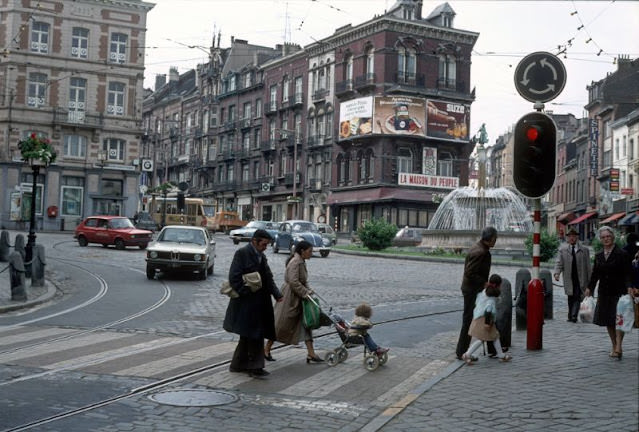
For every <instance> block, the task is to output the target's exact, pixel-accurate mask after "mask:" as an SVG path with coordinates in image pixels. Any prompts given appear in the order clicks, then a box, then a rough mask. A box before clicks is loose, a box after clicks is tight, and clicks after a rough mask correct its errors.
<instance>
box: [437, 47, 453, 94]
mask: <svg viewBox="0 0 639 432" xmlns="http://www.w3.org/2000/svg"><path fill="white" fill-rule="evenodd" d="M456 78H457V59H456V58H455V56H452V55H441V56H439V85H440V86H443V87H446V88H455V85H456Z"/></svg>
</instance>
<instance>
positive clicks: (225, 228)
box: [209, 211, 246, 234]
mask: <svg viewBox="0 0 639 432" xmlns="http://www.w3.org/2000/svg"><path fill="white" fill-rule="evenodd" d="M244 225H246V221H243V220H242V219H240V217H239V215H238V214H237V212H234V211H219V212H217V213H215V216H213V222H212V224H211V227H210V228H209V229H211V228H212V231H213V232H215V231H222V232H223V233H225V234H228V233H229V231H230V230H232V229H235V228H241V227H243V226H244Z"/></svg>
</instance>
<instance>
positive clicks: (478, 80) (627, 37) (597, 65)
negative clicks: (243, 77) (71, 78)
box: [144, 0, 639, 145]
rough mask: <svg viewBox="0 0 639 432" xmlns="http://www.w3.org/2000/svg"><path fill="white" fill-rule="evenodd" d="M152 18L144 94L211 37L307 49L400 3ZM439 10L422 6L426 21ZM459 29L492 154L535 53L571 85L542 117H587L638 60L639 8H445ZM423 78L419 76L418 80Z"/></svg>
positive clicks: (558, 0)
mask: <svg viewBox="0 0 639 432" xmlns="http://www.w3.org/2000/svg"><path fill="white" fill-rule="evenodd" d="M150 3H154V4H155V7H154V8H153V9H152V10H151V11H150V12H149V14H148V16H147V35H146V37H147V39H146V47H147V49H146V61H145V66H146V70H145V82H144V86H145V87H147V88H153V86H154V82H155V76H156V75H157V74H168V71H169V68H170V67H177V69H178V71H179V72H180V73H184V72H186V71H188V70H189V69H193V68H195V67H196V65H197V64H198V63H204V62H206V61H207V59H208V56H207V52H208V47H209V46H210V45H211V40H212V37H213V34H217V32H221V46H222V47H228V46H230V42H231V36H234V37H236V38H239V39H244V40H247V41H248V42H249V43H252V44H257V45H264V46H271V47H275V45H276V44H281V43H282V42H283V41H287V42H292V43H297V44H299V45H301V46H306V45H309V44H311V43H313V42H314V41H316V40H320V39H322V38H324V37H327V36H329V35H331V34H333V32H334V30H335V29H336V28H338V27H341V26H343V25H346V24H349V23H351V24H353V25H354V26H355V25H357V24H361V23H363V22H365V21H368V20H370V19H372V18H373V17H374V15H380V14H383V13H384V11H385V10H386V9H388V8H390V7H391V6H393V5H394V4H395V0H288V1H284V0H155V1H153V0H151V1H150ZM442 3H444V2H443V1H428V0H425V1H424V6H423V15H424V16H428V14H430V12H431V11H432V10H433V9H435V8H436V7H437V6H438V5H440V4H442ZM448 3H449V4H450V6H451V7H452V8H453V10H454V11H455V13H456V16H455V20H454V22H453V27H454V28H457V29H461V30H468V31H472V32H476V33H479V38H478V39H477V43H476V44H475V47H474V50H473V55H472V59H471V60H472V67H471V89H472V88H473V87H475V89H476V99H475V102H473V104H472V105H471V129H470V130H471V133H472V134H474V133H476V132H477V131H478V130H479V128H480V127H481V125H482V124H484V123H485V124H486V130H487V132H488V138H489V145H492V144H493V143H494V142H495V140H496V139H497V137H498V136H500V135H502V134H504V133H506V132H507V131H508V130H509V129H510V128H512V126H513V125H514V123H516V121H517V120H518V119H519V118H520V117H521V116H522V115H524V114H526V113H527V112H530V111H533V104H532V102H528V101H526V100H525V99H523V98H522V97H521V96H520V95H519V94H518V93H517V90H516V88H515V84H514V73H515V69H516V67H517V64H518V63H519V62H520V61H521V60H522V59H523V58H524V57H525V56H526V55H527V54H530V53H533V52H538V51H546V52H551V53H553V54H557V53H558V52H559V51H564V52H563V53H562V54H560V55H559V58H560V60H561V61H562V62H563V64H564V66H565V68H566V75H567V79H566V85H565V87H564V89H563V91H562V92H561V93H560V94H559V95H558V96H557V97H556V98H555V99H553V100H552V101H549V102H546V107H545V109H546V111H553V112H554V113H556V114H567V113H572V114H574V115H575V116H576V117H578V118H579V117H582V116H585V111H584V109H583V106H584V105H585V104H586V103H587V102H588V92H587V90H586V86H588V85H590V83H591V82H593V81H598V80H600V79H602V78H604V77H605V76H606V75H607V74H608V73H612V72H614V71H615V70H616V69H617V65H616V64H614V60H615V58H616V57H617V56H618V55H619V54H621V55H628V56H630V58H637V57H639V1H619V0H617V1H563V0H555V1H498V0H493V1H482V0H473V1H469V0H465V1H449V2H448ZM418 72H419V71H418Z"/></svg>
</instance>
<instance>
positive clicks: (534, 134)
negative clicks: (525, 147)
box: [526, 126, 539, 141]
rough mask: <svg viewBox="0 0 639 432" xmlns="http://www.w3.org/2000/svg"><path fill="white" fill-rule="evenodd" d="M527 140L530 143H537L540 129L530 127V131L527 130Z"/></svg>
mask: <svg viewBox="0 0 639 432" xmlns="http://www.w3.org/2000/svg"><path fill="white" fill-rule="evenodd" d="M526 138H528V139H529V140H530V141H537V138H539V128H538V127H536V126H529V127H528V129H526Z"/></svg>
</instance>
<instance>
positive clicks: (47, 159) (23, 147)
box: [18, 133, 58, 165]
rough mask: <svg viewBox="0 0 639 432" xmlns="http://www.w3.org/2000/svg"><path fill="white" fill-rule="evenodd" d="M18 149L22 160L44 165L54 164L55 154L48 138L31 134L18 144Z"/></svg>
mask: <svg viewBox="0 0 639 432" xmlns="http://www.w3.org/2000/svg"><path fill="white" fill-rule="evenodd" d="M18 149H20V154H21V155H22V160H24V161H28V160H30V159H31V160H33V159H35V160H39V161H41V162H43V163H44V164H46V165H49V164H50V163H53V162H55V160H56V158H57V156H58V155H57V154H56V152H55V150H54V149H53V146H52V145H51V141H49V139H48V138H42V137H39V136H38V135H36V134H35V133H32V134H31V135H29V137H28V138H26V139H23V140H22V141H19V142H18Z"/></svg>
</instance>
